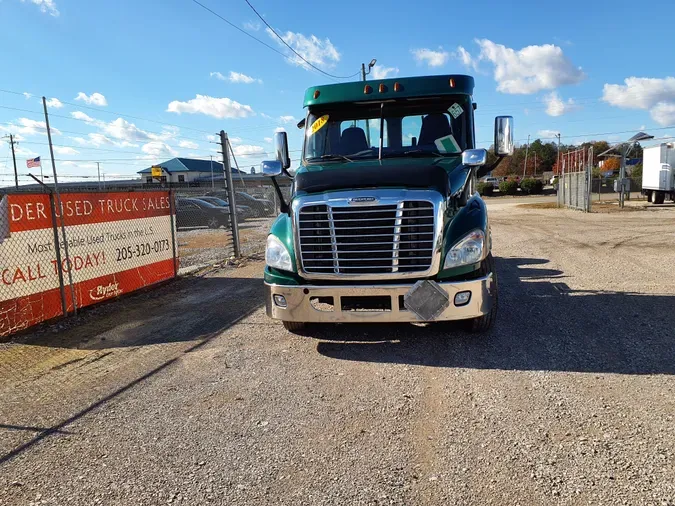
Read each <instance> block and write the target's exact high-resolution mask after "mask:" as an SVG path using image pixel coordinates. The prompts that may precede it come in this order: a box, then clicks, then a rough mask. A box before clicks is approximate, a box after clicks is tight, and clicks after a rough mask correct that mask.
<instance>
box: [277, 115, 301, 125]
mask: <svg viewBox="0 0 675 506" xmlns="http://www.w3.org/2000/svg"><path fill="white" fill-rule="evenodd" d="M279 121H280V122H281V123H297V122H298V120H296V119H295V117H294V116H279Z"/></svg>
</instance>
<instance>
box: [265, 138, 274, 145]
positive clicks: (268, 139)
mask: <svg viewBox="0 0 675 506" xmlns="http://www.w3.org/2000/svg"><path fill="white" fill-rule="evenodd" d="M263 140H264V141H265V142H266V143H268V144H271V143H272V140H273V139H272V137H265V138H264V139H263Z"/></svg>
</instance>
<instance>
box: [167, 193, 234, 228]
mask: <svg viewBox="0 0 675 506" xmlns="http://www.w3.org/2000/svg"><path fill="white" fill-rule="evenodd" d="M229 226H230V210H229V208H224V207H218V206H214V205H213V204H210V203H209V202H205V201H203V200H199V199H194V198H179V199H177V201H176V227H177V228H186V227H209V228H220V227H229Z"/></svg>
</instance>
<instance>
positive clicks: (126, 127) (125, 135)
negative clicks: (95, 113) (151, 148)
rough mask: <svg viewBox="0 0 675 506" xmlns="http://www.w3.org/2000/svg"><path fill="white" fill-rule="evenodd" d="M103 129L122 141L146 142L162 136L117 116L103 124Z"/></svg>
mask: <svg viewBox="0 0 675 506" xmlns="http://www.w3.org/2000/svg"><path fill="white" fill-rule="evenodd" d="M103 131H104V132H105V133H106V134H108V135H109V136H110V137H113V138H114V139H119V140H122V141H128V142H133V141H138V142H145V141H149V140H159V138H160V137H161V136H159V135H154V134H149V133H148V132H146V131H145V130H141V129H140V128H138V127H137V126H136V125H134V124H133V123H129V122H128V121H127V120H125V119H123V118H117V119H116V120H114V121H111V122H110V123H108V124H105V125H104V126H103Z"/></svg>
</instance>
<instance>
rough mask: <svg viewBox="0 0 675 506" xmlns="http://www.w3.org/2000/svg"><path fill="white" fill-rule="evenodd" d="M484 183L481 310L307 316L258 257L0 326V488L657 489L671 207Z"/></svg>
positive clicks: (500, 492) (74, 495)
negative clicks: (276, 306) (458, 321)
mask: <svg viewBox="0 0 675 506" xmlns="http://www.w3.org/2000/svg"><path fill="white" fill-rule="evenodd" d="M519 203H520V201H518V200H510V201H508V202H499V201H498V200H490V201H489V204H488V206H489V208H490V219H491V226H492V230H493V234H494V253H495V255H496V257H497V260H496V261H497V272H498V276H499V283H500V309H499V311H500V313H499V317H498V321H497V324H496V326H495V328H494V329H493V330H492V331H491V332H489V333H488V334H486V335H483V336H470V335H467V334H465V333H463V332H462V331H461V330H459V329H458V328H457V327H456V326H454V325H445V324H443V325H440V324H439V325H432V326H428V327H420V326H412V325H387V326H367V325H359V326H348V325H343V326H334V327H330V326H320V327H314V328H313V329H312V330H311V333H312V336H311V337H301V336H296V335H293V334H289V333H287V332H285V331H284V329H283V327H282V326H281V324H280V323H278V322H275V321H271V320H269V319H267V317H266V316H265V314H264V308H263V298H262V296H263V285H262V281H261V279H260V278H261V270H262V266H263V264H262V261H261V259H260V258H257V259H256V258H253V259H251V260H249V261H247V262H244V263H243V264H241V265H240V266H239V267H237V268H228V269H223V270H213V271H210V272H207V273H202V274H199V275H195V276H193V277H190V278H185V279H181V280H179V281H177V282H175V283H171V284H168V285H165V286H163V287H161V288H159V289H158V290H156V291H154V292H151V293H145V294H139V295H134V296H130V297H126V298H124V299H122V300H120V301H117V302H113V303H110V304H106V305H104V306H100V307H97V308H94V309H92V310H90V311H85V312H84V314H83V315H82V316H81V317H79V320H78V321H74V320H71V321H67V322H63V323H61V324H58V325H56V326H51V327H47V328H43V329H41V330H40V331H36V332H34V333H32V334H27V335H23V336H21V337H20V339H19V340H18V341H17V342H14V343H7V344H2V345H0V504H2V505H24V504H25V505H28V504H49V505H52V504H53V505H60V504H83V505H84V504H86V505H89V504H106V505H109V504H110V505H118V504H119V505H126V504H148V505H151V504H152V505H154V504H186V505H194V504H208V503H211V504H228V505H230V504H252V505H261V504H269V505H277V504H302V505H305V504H307V505H309V504H336V505H343V504H363V505H366V504H368V505H376V504H377V505H381V504H397V505H398V504H400V505H404V504H405V505H413V504H421V505H422V504H423V505H427V504H428V505H431V504H434V505H435V504H458V505H459V504H495V505H504V504H522V505H529V504H566V505H567V504H575V505H576V504H608V505H610V504H611V505H616V504H630V505H634V504H649V505H674V504H675V333H674V331H673V308H674V307H675V270H674V269H673V261H674V260H675V253H674V252H675V208H673V209H668V208H665V209H658V210H646V211H644V212H631V213H597V214H595V213H594V214H582V213H580V212H575V211H567V210H554V209H531V208H524V207H520V206H519Z"/></svg>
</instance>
